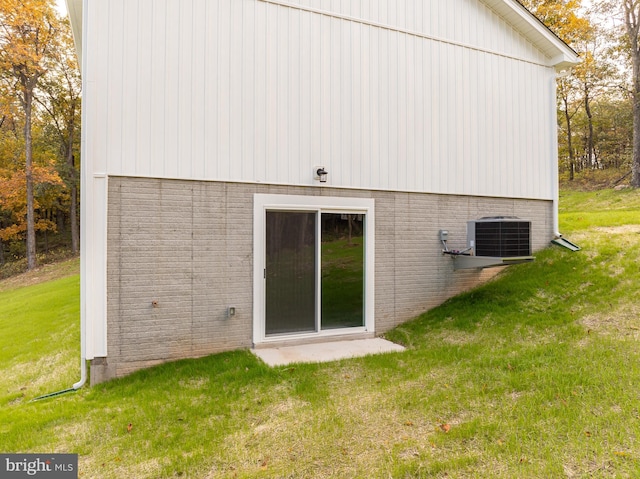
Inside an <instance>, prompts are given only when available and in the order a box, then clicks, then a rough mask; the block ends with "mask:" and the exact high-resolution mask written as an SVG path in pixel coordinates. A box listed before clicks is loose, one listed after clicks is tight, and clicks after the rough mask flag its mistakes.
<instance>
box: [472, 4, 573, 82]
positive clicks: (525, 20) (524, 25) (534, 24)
mask: <svg viewBox="0 0 640 479" xmlns="http://www.w3.org/2000/svg"><path fill="white" fill-rule="evenodd" d="M483 1H484V3H485V4H486V5H487V6H488V7H489V8H491V9H492V10H493V11H494V12H496V13H497V14H498V15H499V16H500V17H502V18H503V19H504V20H505V21H506V22H507V23H508V24H510V25H511V26H512V27H513V28H514V29H515V30H517V31H518V32H520V33H521V34H522V35H523V36H524V37H525V38H527V39H528V40H529V41H530V42H531V43H532V44H533V45H535V46H536V47H537V48H539V49H540V50H541V51H542V52H544V53H545V55H547V56H548V57H549V62H548V66H550V67H554V68H555V69H556V70H558V71H562V70H567V69H568V68H571V67H572V66H574V65H577V64H578V63H580V58H579V57H578V54H577V53H576V52H575V51H574V50H573V49H572V48H571V47H570V46H569V45H567V44H566V43H565V42H564V41H562V40H561V39H560V38H559V37H558V36H557V35H556V34H555V33H553V32H552V31H551V30H550V29H549V28H548V27H546V26H545V25H544V23H542V22H541V21H540V20H538V19H537V18H536V17H535V16H534V15H533V14H532V13H531V12H530V11H528V10H527V9H526V8H525V7H524V6H523V5H521V4H520V3H519V2H518V1H517V0H483Z"/></svg>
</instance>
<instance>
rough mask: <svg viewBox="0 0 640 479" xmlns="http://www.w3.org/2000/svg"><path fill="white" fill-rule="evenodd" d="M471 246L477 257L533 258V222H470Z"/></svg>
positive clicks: (500, 220)
mask: <svg viewBox="0 0 640 479" xmlns="http://www.w3.org/2000/svg"><path fill="white" fill-rule="evenodd" d="M467 227H468V230H467V232H468V239H469V246H473V249H474V252H475V255H476V256H493V257H498V258H509V257H516V256H531V222H530V221H522V220H515V219H496V220H488V219H482V220H477V221H469V223H468V225H467Z"/></svg>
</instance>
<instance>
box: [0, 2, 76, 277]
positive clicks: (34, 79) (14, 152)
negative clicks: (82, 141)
mask: <svg viewBox="0 0 640 479" xmlns="http://www.w3.org/2000/svg"><path fill="white" fill-rule="evenodd" d="M65 27H66V29H65ZM67 30H68V26H67V25H65V24H64V23H63V22H62V21H61V19H60V18H59V17H58V15H57V12H56V10H55V8H54V4H53V0H2V2H0V119H1V120H2V121H1V122H0V140H1V141H2V145H3V146H2V148H0V210H1V211H0V213H1V216H0V250H2V248H1V245H2V243H1V241H5V242H7V241H15V240H16V239H17V238H20V237H24V238H26V257H27V267H28V269H33V268H34V267H35V266H36V232H37V231H47V230H55V228H56V223H55V222H54V221H52V219H51V218H50V217H49V216H50V215H47V214H45V212H46V211H51V207H52V204H50V203H52V202H53V203H56V202H59V201H60V198H63V197H68V196H69V195H68V192H67V191H68V190H69V189H70V187H71V185H73V188H74V189H75V190H74V194H75V195H76V196H77V186H76V182H75V181H73V178H74V177H75V167H74V171H73V172H71V171H70V172H68V174H67V173H65V168H64V167H65V166H66V164H67V163H68V160H67V158H73V145H74V144H75V137H76V129H77V126H76V125H77V121H78V120H77V116H78V111H79V95H80V89H79V77H78V75H77V73H76V74H72V73H70V70H71V69H72V68H74V67H75V64H74V63H73V62H72V61H71V60H70V59H69V58H70V55H68V54H67V51H68V50H71V51H73V48H72V47H71V46H70V40H69V38H67V37H68V35H69V34H68V33H66V31H67ZM65 75H67V77H68V78H65ZM61 78H62V79H61ZM54 85H56V86H54ZM68 90H72V92H71V93H70V94H67V93H66V92H67V91H68ZM65 102H67V103H69V102H70V103H71V105H72V106H71V108H72V109H73V113H71V114H69V113H68V110H69V107H68V105H67V104H66V103H65ZM69 117H70V118H71V119H69ZM52 118H55V120H52ZM56 120H57V121H56ZM52 123H53V124H54V127H55V130H56V131H57V132H58V133H59V135H58V137H59V138H58V147H57V148H56V147H55V145H52V142H51V141H50V139H45V138H46V137H47V136H51V135H49V134H48V131H50V130H51V128H50V125H51V124H52ZM57 151H59V152H60V153H59V154H58V153H57ZM59 156H62V157H63V158H64V159H65V160H64V161H62V162H60V161H56V159H57V157H59ZM56 167H57V168H56ZM58 170H60V171H63V175H62V176H63V177H64V178H65V180H69V181H67V183H68V184H67V185H65V183H64V182H63V181H62V179H61V176H60V175H59V174H58ZM76 202H77V200H76V199H75V198H74V201H73V204H74V208H75V203H76ZM72 216H74V218H75V216H76V212H75V211H73V215H72ZM75 226H76V227H75V232H76V237H77V222H76V224H75ZM72 229H74V228H72ZM74 246H76V247H77V243H76V244H75V245H74ZM0 256H1V255H0ZM1 259H2V258H1V257H0V260H1Z"/></svg>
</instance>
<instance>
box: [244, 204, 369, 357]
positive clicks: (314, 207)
mask: <svg viewBox="0 0 640 479" xmlns="http://www.w3.org/2000/svg"><path fill="white" fill-rule="evenodd" d="M267 210H285V211H319V212H334V213H336V212H338V213H339V212H345V213H347V212H349V213H356V214H364V215H366V222H365V233H364V234H365V253H364V254H365V299H364V317H365V325H364V327H361V328H349V329H332V330H325V331H316V332H312V333H301V334H287V335H274V336H269V337H267V335H266V333H265V308H264V305H265V278H264V271H265V267H266V252H265V228H266V219H265V218H266V211H267ZM374 271H375V200H374V199H373V198H349V197H335V196H301V195H273V194H255V195H254V197H253V344H254V345H256V344H262V343H269V342H282V341H288V340H291V341H294V340H296V341H299V340H301V339H308V338H317V337H331V336H337V335H340V336H342V335H345V334H362V333H364V332H368V333H373V332H375V313H374V311H375V286H374V285H375V274H374Z"/></svg>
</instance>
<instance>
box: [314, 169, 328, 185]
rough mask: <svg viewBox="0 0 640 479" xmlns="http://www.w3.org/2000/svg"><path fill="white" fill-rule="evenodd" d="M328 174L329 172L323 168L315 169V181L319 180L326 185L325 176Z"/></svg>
mask: <svg viewBox="0 0 640 479" xmlns="http://www.w3.org/2000/svg"><path fill="white" fill-rule="evenodd" d="M328 174H329V172H328V171H327V170H325V169H324V166H318V167H316V179H317V180H320V183H326V182H327V175H328Z"/></svg>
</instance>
